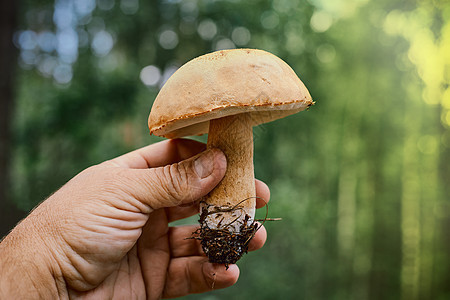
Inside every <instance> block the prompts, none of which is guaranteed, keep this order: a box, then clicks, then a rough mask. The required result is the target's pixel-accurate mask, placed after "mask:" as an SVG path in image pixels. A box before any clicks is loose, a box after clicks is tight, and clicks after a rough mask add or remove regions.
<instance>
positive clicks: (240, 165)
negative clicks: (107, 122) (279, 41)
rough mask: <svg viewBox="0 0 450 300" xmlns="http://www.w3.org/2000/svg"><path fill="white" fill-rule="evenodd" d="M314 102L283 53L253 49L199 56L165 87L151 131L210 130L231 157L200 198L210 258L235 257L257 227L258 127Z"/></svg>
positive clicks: (170, 134) (213, 142)
mask: <svg viewBox="0 0 450 300" xmlns="http://www.w3.org/2000/svg"><path fill="white" fill-rule="evenodd" d="M313 103H314V102H313V101H312V99H311V95H310V94H309V92H308V90H307V89H306V87H305V85H304V84H303V83H302V81H301V80H300V79H299V78H298V77H297V75H296V74H295V72H294V71H293V70H292V69H291V68H290V67H289V66H288V65H287V64H286V63H285V62H284V61H283V60H281V59H280V58H278V57H276V56H275V55H273V54H271V53H268V52H265V51H262V50H253V49H234V50H223V51H217V52H213V53H210V54H206V55H203V56H200V57H198V58H195V59H193V60H191V61H189V62H188V63H186V64H185V65H183V66H182V67H181V68H179V69H178V70H177V71H176V72H175V73H174V74H173V75H172V76H171V77H170V78H169V80H168V81H167V82H166V83H165V85H164V86H163V87H162V89H161V91H160V92H159V94H158V96H157V97H156V99H155V101H154V104H153V107H152V109H151V112H150V116H149V119H148V125H149V129H150V133H151V134H154V135H157V136H163V137H166V138H170V139H174V138H180V137H184V136H190V135H202V134H205V133H208V142H207V148H208V149H209V148H219V149H221V150H222V151H223V152H224V154H225V156H226V158H227V171H226V174H225V176H224V178H223V179H222V181H221V182H220V183H219V184H218V185H217V186H216V188H215V189H214V190H212V191H211V192H210V193H209V194H208V195H207V196H205V197H204V199H202V201H201V205H200V223H201V226H200V231H199V237H198V239H200V241H201V245H202V248H203V251H204V252H205V254H206V255H207V256H208V258H209V260H210V261H211V262H214V263H223V264H226V265H228V264H232V263H235V262H236V261H237V260H238V259H239V258H240V257H241V256H242V255H243V254H244V253H246V252H247V250H248V243H249V241H250V239H251V238H252V237H253V235H254V234H255V232H256V230H257V229H258V226H257V224H256V223H255V222H254V217H255V205H256V193H255V180H254V171H253V128H252V127H253V126H255V125H259V124H262V123H266V122H270V121H273V120H276V119H279V118H283V117H285V116H288V115H291V114H294V113H296V112H299V111H302V110H305V109H306V108H308V107H309V106H311V105H312V104H313Z"/></svg>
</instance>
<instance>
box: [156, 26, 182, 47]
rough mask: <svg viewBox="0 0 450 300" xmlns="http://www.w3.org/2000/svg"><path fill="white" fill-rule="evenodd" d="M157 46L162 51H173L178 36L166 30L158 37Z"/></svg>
mask: <svg viewBox="0 0 450 300" xmlns="http://www.w3.org/2000/svg"><path fill="white" fill-rule="evenodd" d="M159 44H160V45H161V47H163V48H164V49H167V50H170V49H174V48H175V47H176V46H177V45H178V35H177V33H176V32H175V31H173V30H170V29H167V30H164V31H163V32H161V34H160V35H159Z"/></svg>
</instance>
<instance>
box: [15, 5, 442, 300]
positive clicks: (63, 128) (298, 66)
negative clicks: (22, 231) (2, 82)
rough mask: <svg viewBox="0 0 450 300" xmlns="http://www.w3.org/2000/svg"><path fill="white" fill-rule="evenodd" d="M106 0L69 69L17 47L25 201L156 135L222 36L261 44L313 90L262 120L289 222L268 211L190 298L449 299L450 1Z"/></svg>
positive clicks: (278, 203) (44, 9) (281, 208)
mask: <svg viewBox="0 0 450 300" xmlns="http://www.w3.org/2000/svg"><path fill="white" fill-rule="evenodd" d="M63 2H64V1H58V3H63ZM69 2H70V1H69ZM128 2H130V3H131V2H133V1H128ZM100 3H103V4H104V5H106V4H107V3H114V1H112V2H111V1H109V2H108V1H105V0H103V1H100V0H99V1H97V4H98V5H97V8H95V10H93V11H92V12H90V13H88V14H87V15H86V16H84V17H83V18H80V19H79V20H78V23H76V24H75V25H74V28H75V29H76V30H78V32H79V33H80V32H84V33H85V34H86V35H87V36H86V38H87V39H88V43H87V44H86V45H82V44H81V38H80V40H79V44H80V46H79V49H78V54H77V58H76V61H74V62H72V63H68V64H69V65H70V67H71V68H72V72H73V77H72V78H71V79H70V80H69V81H68V82H63V83H61V82H59V81H61V78H58V77H57V76H56V75H57V73H55V72H53V73H45V72H43V71H42V70H41V68H40V66H41V65H40V63H41V62H43V61H44V59H45V58H48V57H53V58H54V59H55V60H56V61H57V63H60V62H59V60H60V59H61V57H59V56H58V53H57V52H55V51H50V52H48V53H44V52H43V51H40V50H36V49H34V50H33V51H34V52H33V53H34V54H35V56H36V59H35V60H34V61H33V62H32V63H30V62H29V61H28V63H27V61H26V59H25V60H24V59H23V57H25V58H26V56H21V57H22V58H21V59H20V60H19V64H20V65H21V66H22V67H23V70H22V71H20V72H19V75H18V78H19V84H18V86H17V95H18V97H17V105H16V112H15V116H14V128H15V130H14V133H15V151H14V157H13V159H14V161H13V166H14V169H13V174H12V176H13V182H14V186H13V196H14V199H15V202H16V203H17V205H19V206H20V207H22V208H25V209H28V210H29V209H31V208H32V207H33V206H35V205H36V204H37V203H39V202H40V201H42V200H43V199H44V198H45V197H46V196H48V195H49V194H50V193H51V192H52V191H54V190H56V189H57V188H58V187H59V186H61V185H62V184H63V183H64V182H66V181H67V180H69V179H70V178H71V177H73V176H74V175H75V174H76V173H77V172H79V171H80V170H82V169H83V168H86V167H87V166H89V165H91V164H95V163H99V162H101V161H103V160H105V159H109V158H112V157H114V156H116V155H119V154H121V153H124V152H126V151H129V150H131V149H134V148H137V147H140V146H143V145H145V144H148V143H152V142H154V141H157V140H160V139H159V138H155V137H149V136H148V130H147V128H146V120H147V116H148V113H149V110H150V107H151V104H152V101H153V99H154V98H155V96H156V93H157V90H158V86H159V84H160V83H162V81H163V80H164V76H167V75H168V74H170V70H172V69H173V67H179V66H180V65H182V64H183V63H185V62H186V61H188V60H189V59H191V58H193V57H195V56H198V55H201V54H204V53H207V52H210V51H213V50H215V49H217V48H223V47H229V46H238V47H250V48H260V49H265V50H268V51H270V52H273V53H274V54H277V55H279V56H280V57H282V58H283V59H284V60H286V61H287V62H288V63H289V64H290V65H291V66H292V67H293V69H294V70H295V71H296V72H297V74H298V75H299V76H300V78H301V79H302V80H303V82H304V83H305V84H306V86H307V87H308V88H309V90H310V92H311V94H312V96H313V98H314V99H315V100H316V105H315V106H313V107H312V108H311V109H310V110H309V111H307V112H302V113H300V114H299V115H295V116H291V117H288V118H286V119H283V120H279V121H277V122H274V123H270V124H265V125H262V126H260V127H258V128H255V172H256V177H258V178H260V179H262V180H264V181H266V182H267V183H268V184H269V186H270V187H271V191H272V201H271V203H270V216H271V217H282V218H283V221H282V222H273V223H270V224H267V230H268V233H269V239H268V242H267V245H266V246H265V248H264V249H262V250H260V251H258V252H257V253H252V254H249V255H248V256H246V257H245V258H244V259H243V260H242V261H241V262H240V263H239V265H240V268H241V278H240V280H239V282H238V283H237V284H236V285H235V286H234V287H232V288H230V289H227V290H223V291H214V292H211V293H208V294H205V295H202V296H198V295H197V296H192V297H186V298H187V299H225V298H232V299H249V298H258V299H399V298H402V299H419V298H420V299H422V298H426V299H445V298H448V297H450V287H449V285H448V281H449V280H450V273H449V270H450V258H449V255H448V253H450V243H449V239H448V226H449V225H448V224H450V213H449V211H450V210H449V205H448V198H449V197H448V195H449V194H450V190H449V186H448V181H449V179H450V169H449V167H448V166H449V164H448V161H449V158H450V131H449V127H450V112H449V111H450V90H449V84H450V82H449V80H450V73H449V70H450V67H449V65H450V58H449V53H450V39H449V37H450V35H449V34H448V33H449V32H450V6H449V5H448V4H447V3H446V1H406V2H405V1H387V0H386V1H368V0H365V1H356V0H339V1H337V0H336V1H319V0H314V1H313V0H311V1H309V2H307V1H299V0H296V1H293V0H289V1H287V0H273V1H270V0H249V1H239V0H235V1H231V0H230V1H224V0H216V1H213V0H209V1H208V0H198V1H196V0H191V1H175V0H172V1H169V0H165V1H163V0H161V1H156V0H154V1H139V2H138V3H139V8H138V9H137V10H136V9H134V8H133V7H131V8H130V7H128V8H127V7H124V6H123V3H127V1H116V3H115V6H113V7H112V8H111V9H110V10H107V9H105V8H101V7H102V6H101V5H100ZM105 3H106V4H105ZM121 3H122V4H121ZM105 7H106V6H105ZM133 9H134V10H133ZM52 15H53V6H51V5H50V4H48V3H47V4H46V5H41V4H38V3H31V2H25V4H24V7H23V16H22V25H21V26H22V27H21V29H23V30H25V29H30V30H35V31H36V32H39V31H42V30H44V29H48V30H56V29H55V24H53V22H52V21H51V16H52ZM38 16H41V18H39V17H38ZM42 16H44V17H42ZM45 16H47V18H45ZM48 16H50V17H48ZM49 18H50V19H49ZM39 20H40V21H39ZM49 20H50V21H49ZM202 24H203V25H202ZM202 26H203V27H202ZM202 28H203V29H202ZM100 31H106V32H108V33H109V34H110V36H111V37H112V39H113V42H114V46H113V47H112V49H111V50H110V51H109V52H108V53H106V54H105V53H103V54H99V53H97V52H96V50H95V49H94V46H92V43H93V41H94V39H95V36H96V34H97V33H98V32H100ZM174 34H175V35H174ZM80 37H81V35H80ZM100 50H101V49H100ZM100 50H97V51H100ZM21 51H22V52H23V51H24V50H23V49H22V50H21ZM65 65H67V63H65ZM148 65H153V66H156V67H157V68H159V70H160V71H161V72H162V77H161V78H160V79H159V81H158V82H157V83H155V84H153V85H152V86H149V87H147V86H145V85H144V84H143V83H142V81H141V80H140V77H139V74H140V72H141V70H142V69H143V68H144V67H146V66H148ZM63 79H64V78H63ZM58 80H59V81H58Z"/></svg>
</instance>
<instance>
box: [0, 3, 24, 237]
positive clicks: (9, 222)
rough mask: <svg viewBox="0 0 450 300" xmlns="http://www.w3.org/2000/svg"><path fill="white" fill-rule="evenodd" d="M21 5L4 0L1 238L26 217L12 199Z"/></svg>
mask: <svg viewBox="0 0 450 300" xmlns="http://www.w3.org/2000/svg"><path fill="white" fill-rule="evenodd" d="M17 2H18V1H15V0H5V1H0V70H1V71H0V239H1V237H3V236H4V235H5V234H6V233H8V232H9V230H11V228H12V227H13V226H14V225H15V224H16V223H17V222H18V221H19V220H20V219H21V218H23V217H24V215H25V213H24V212H23V211H20V210H19V209H17V208H16V206H15V205H14V204H12V203H11V202H10V201H9V199H8V194H9V193H8V189H9V185H10V182H9V174H10V161H11V126H10V125H11V113H12V110H13V109H12V108H13V85H14V82H13V79H14V69H15V66H16V53H15V48H14V45H13V42H12V40H13V34H14V31H15V29H16V21H17Z"/></svg>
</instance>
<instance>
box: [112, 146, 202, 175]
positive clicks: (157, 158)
mask: <svg viewBox="0 0 450 300" xmlns="http://www.w3.org/2000/svg"><path fill="white" fill-rule="evenodd" d="M205 149H206V145H205V144H203V143H200V142H197V141H194V140H187V139H175V140H165V141H162V142H159V143H155V144H152V145H149V146H146V147H143V148H140V149H137V150H135V151H132V152H130V153H127V154H124V155H122V156H119V157H117V158H114V159H112V160H110V161H108V162H106V163H108V164H113V165H115V166H119V167H125V168H132V169H145V168H155V167H161V166H165V165H170V164H173V163H176V162H179V161H182V160H185V159H187V158H189V157H192V156H194V155H196V154H198V153H200V152H202V151H204V150H205Z"/></svg>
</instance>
